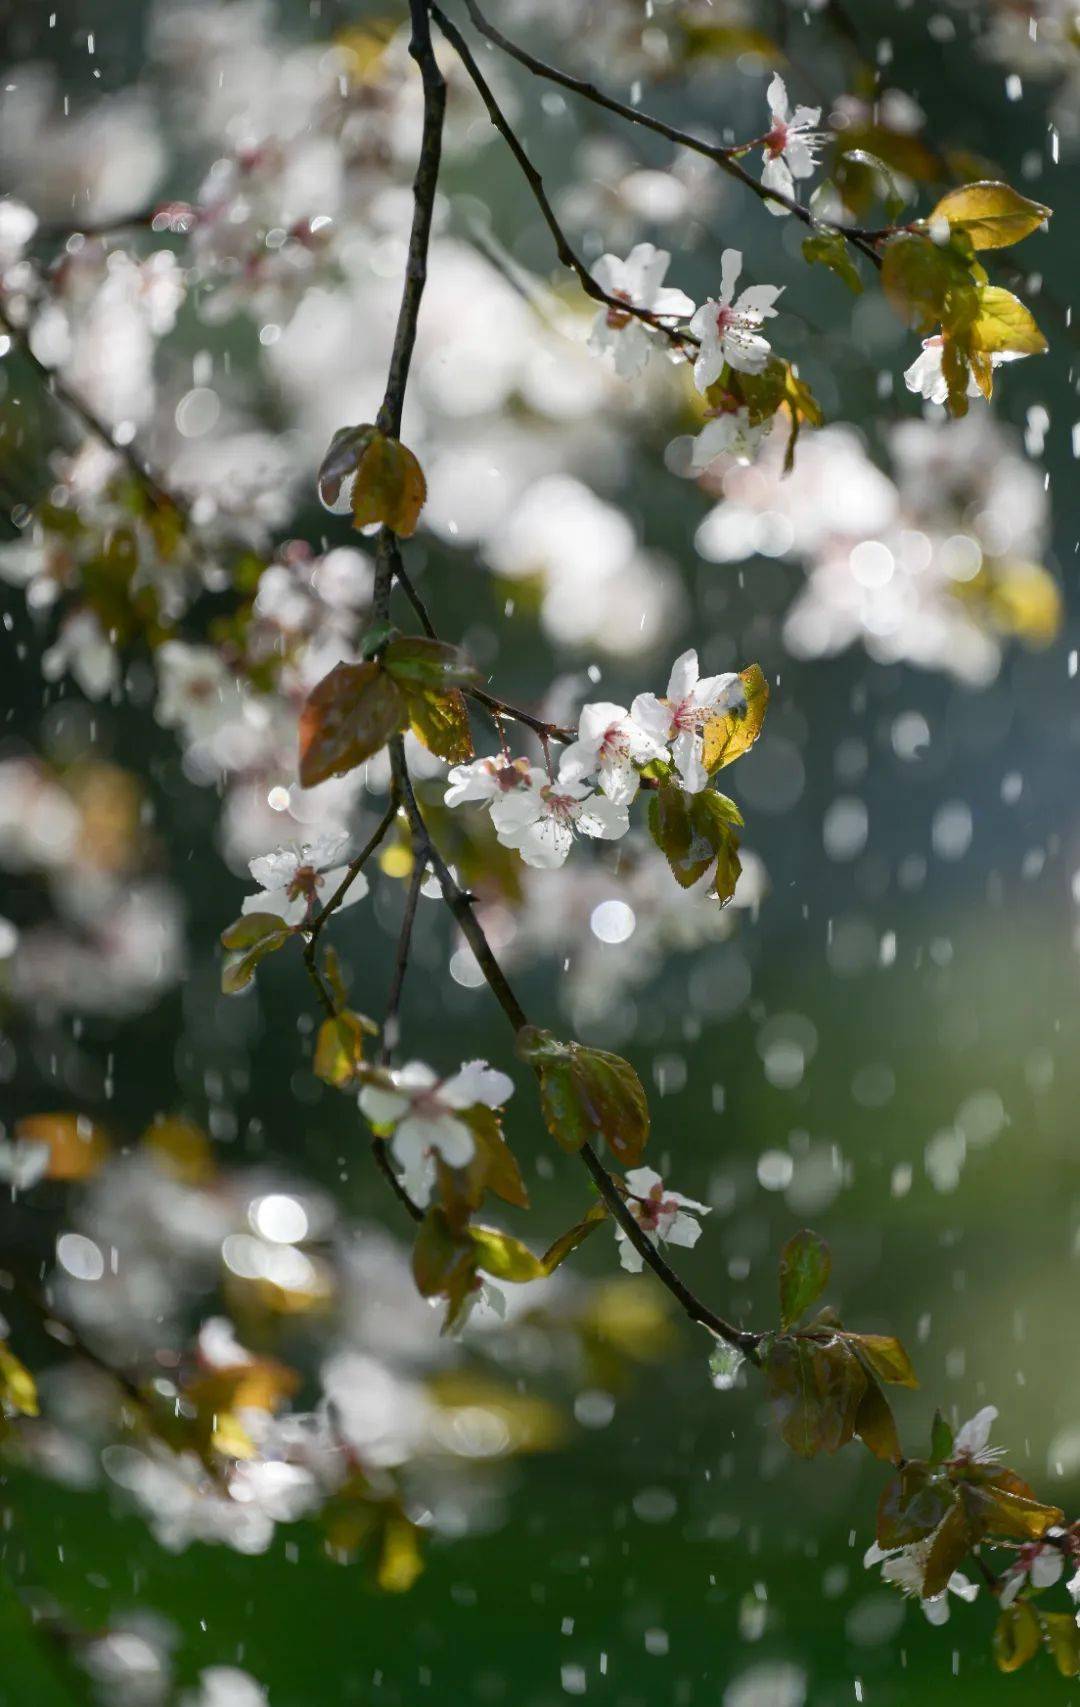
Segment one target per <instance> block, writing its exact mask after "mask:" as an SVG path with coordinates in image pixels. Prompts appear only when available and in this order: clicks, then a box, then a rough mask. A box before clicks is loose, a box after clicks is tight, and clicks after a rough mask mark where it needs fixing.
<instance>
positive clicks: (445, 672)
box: [382, 634, 480, 693]
mask: <svg viewBox="0 0 1080 1707" xmlns="http://www.w3.org/2000/svg"><path fill="white" fill-rule="evenodd" d="M382 664H383V669H384V670H386V671H387V672H388V674H389V675H391V676H393V677H394V680H395V681H397V682H400V683H401V685H402V687H417V688H430V689H432V690H433V691H434V692H436V693H439V692H442V691H445V689H446V688H452V687H459V688H461V687H476V686H477V685H478V684H479V681H480V672H479V671H478V670H477V668H476V665H475V664H473V663H472V661H471V660H470V659H469V658H468V657H466V655H465V653H464V652H462V650H461V648H460V647H458V646H451V645H450V644H449V643H448V642H447V641H445V640H429V639H428V637H427V636H426V635H423V634H402V635H399V637H398V638H397V639H396V640H392V641H391V642H390V644H389V646H388V647H387V648H386V651H385V652H384V653H383V657H382Z"/></svg>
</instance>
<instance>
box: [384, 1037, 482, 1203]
mask: <svg viewBox="0 0 1080 1707" xmlns="http://www.w3.org/2000/svg"><path fill="white" fill-rule="evenodd" d="M513 1089H514V1081H513V1080H512V1079H511V1078H508V1077H507V1075H506V1074H505V1073H500V1072H499V1071H498V1070H497V1069H496V1068H494V1067H489V1066H488V1064H487V1062H486V1061H466V1062H465V1063H464V1065H463V1066H462V1067H460V1068H459V1069H458V1071H457V1072H456V1073H454V1074H452V1075H451V1077H450V1078H448V1079H440V1078H439V1076H438V1074H437V1073H436V1072H435V1071H434V1069H433V1068H431V1067H429V1066H427V1065H426V1064H425V1063H424V1062H423V1061H410V1062H408V1063H407V1064H406V1065H405V1066H404V1067H400V1068H397V1069H396V1070H393V1071H388V1072H386V1073H385V1074H383V1075H381V1077H380V1078H379V1079H373V1080H371V1081H370V1082H369V1083H368V1084H366V1085H364V1087H363V1089H362V1090H361V1092H360V1097H359V1102H360V1112H361V1113H362V1114H363V1115H364V1116H365V1118H366V1119H367V1120H369V1121H370V1122H371V1124H372V1125H373V1126H378V1127H391V1128H392V1129H393V1130H392V1132H391V1136H390V1148H391V1150H392V1151H393V1153H394V1157H395V1160H396V1161H397V1162H398V1164H399V1166H400V1167H401V1170H402V1177H403V1179H404V1183H405V1187H406V1189H407V1191H408V1192H409V1195H410V1196H411V1197H412V1199H413V1201H414V1202H415V1203H419V1204H426V1203H427V1202H428V1200H429V1198H430V1196H431V1188H432V1185H433V1184H434V1179H435V1159H436V1156H441V1157H442V1159H443V1161H444V1162H446V1164H447V1166H448V1167H452V1168H462V1167H464V1166H465V1164H466V1163H467V1162H469V1161H471V1159H472V1156H473V1152H474V1150H475V1148H476V1140H475V1138H474V1137H473V1135H472V1132H471V1131H470V1129H469V1126H468V1123H467V1122H466V1121H464V1120H461V1119H459V1118H458V1116H459V1114H460V1113H461V1112H462V1111H463V1110H466V1109H470V1108H475V1107H477V1105H478V1104H480V1105H482V1106H483V1107H484V1108H501V1107H502V1105H503V1103H504V1102H505V1101H506V1100H507V1098H508V1097H509V1096H510V1095H511V1094H512V1092H513Z"/></svg>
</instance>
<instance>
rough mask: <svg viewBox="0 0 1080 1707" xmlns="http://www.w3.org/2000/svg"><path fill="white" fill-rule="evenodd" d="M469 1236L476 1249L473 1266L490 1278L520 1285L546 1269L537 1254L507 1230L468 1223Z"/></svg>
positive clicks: (543, 1273)
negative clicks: (469, 1225) (470, 1225)
mask: <svg viewBox="0 0 1080 1707" xmlns="http://www.w3.org/2000/svg"><path fill="white" fill-rule="evenodd" d="M469 1237H470V1238H471V1240H472V1243H473V1249H474V1250H475V1252H476V1266H477V1268H479V1269H481V1270H482V1271H483V1273H484V1274H490V1275H491V1277H492V1279H493V1280H509V1281H511V1282H513V1283H514V1284H516V1285H521V1284H523V1283H524V1282H525V1281H528V1280H542V1279H543V1278H544V1276H545V1275H546V1273H547V1269H546V1268H545V1267H544V1264H543V1262H542V1261H541V1260H540V1258H539V1257H537V1256H534V1255H533V1253H532V1251H530V1249H529V1247H528V1245H524V1244H522V1242H521V1240H520V1239H515V1238H514V1236H513V1234H511V1233H501V1232H499V1230H498V1228H496V1227H470V1228H469Z"/></svg>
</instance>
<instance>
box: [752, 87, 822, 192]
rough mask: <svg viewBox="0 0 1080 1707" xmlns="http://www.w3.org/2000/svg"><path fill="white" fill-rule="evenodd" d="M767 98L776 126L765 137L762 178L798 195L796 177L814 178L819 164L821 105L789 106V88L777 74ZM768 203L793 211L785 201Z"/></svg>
mask: <svg viewBox="0 0 1080 1707" xmlns="http://www.w3.org/2000/svg"><path fill="white" fill-rule="evenodd" d="M765 98H766V100H767V101H768V103H769V112H770V114H771V116H772V127H771V129H770V130H769V133H768V135H767V136H766V137H765V139H764V142H765V151H764V155H763V159H764V161H765V164H764V166H763V167H762V172H761V181H762V183H763V184H764V185H765V188H766V189H768V190H776V191H778V192H779V194H780V195H782V196H794V194H795V179H796V178H809V177H812V176H813V172H814V168H815V166H816V165H817V150H818V149H819V148H820V146H821V142H822V138H821V135H820V133H819V132H818V131H817V129H816V126H817V123H818V120H819V119H820V117H821V108H820V107H796V108H795V111H794V112H792V111H791V109H790V107H789V106H788V93H787V88H786V86H785V84H784V80H783V78H782V77H781V76H779V74H777V75H774V77H773V80H772V82H771V83H770V84H769V87H768V91H767V92H766V96H765ZM765 205H766V207H767V208H768V210H769V212H770V213H775V214H780V215H785V214H788V213H790V212H791V209H790V208H788V207H785V206H784V205H783V203H782V202H774V201H767V202H766V203H765Z"/></svg>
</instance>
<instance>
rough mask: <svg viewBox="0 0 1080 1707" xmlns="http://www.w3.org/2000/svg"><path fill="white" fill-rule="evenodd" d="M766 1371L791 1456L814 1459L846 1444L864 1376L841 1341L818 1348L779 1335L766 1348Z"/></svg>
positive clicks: (767, 1387)
mask: <svg viewBox="0 0 1080 1707" xmlns="http://www.w3.org/2000/svg"><path fill="white" fill-rule="evenodd" d="M764 1367H765V1387H766V1391H767V1392H768V1395H769V1398H770V1399H771V1400H772V1403H773V1409H774V1410H775V1412H776V1416H777V1420H778V1422H779V1424H780V1433H781V1436H782V1438H783V1439H784V1440H785V1441H786V1442H787V1444H788V1445H789V1446H790V1447H791V1449H792V1451H793V1452H797V1453H798V1455H799V1457H800V1458H813V1457H814V1456H815V1454H817V1453H818V1452H837V1451H838V1450H839V1449H840V1447H841V1446H844V1445H846V1443H847V1442H848V1441H849V1440H850V1439H851V1438H852V1435H853V1434H854V1432H855V1426H856V1418H857V1416H858V1414H859V1408H860V1406H861V1404H862V1400H863V1396H864V1394H865V1392H866V1376H865V1374H864V1372H863V1369H862V1365H861V1364H860V1363H859V1360H858V1358H856V1357H853V1356H852V1354H851V1352H850V1351H849V1350H848V1349H847V1347H846V1346H845V1345H844V1344H843V1343H842V1342H841V1341H840V1340H834V1341H832V1342H831V1343H830V1344H828V1345H820V1344H818V1343H817V1342H815V1341H813V1340H806V1339H800V1338H799V1337H798V1336H797V1335H790V1336H788V1335H781V1336H780V1337H779V1338H777V1339H776V1340H774V1341H773V1343H772V1345H771V1347H770V1348H769V1352H768V1354H767V1356H766V1359H765V1366H764Z"/></svg>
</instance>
